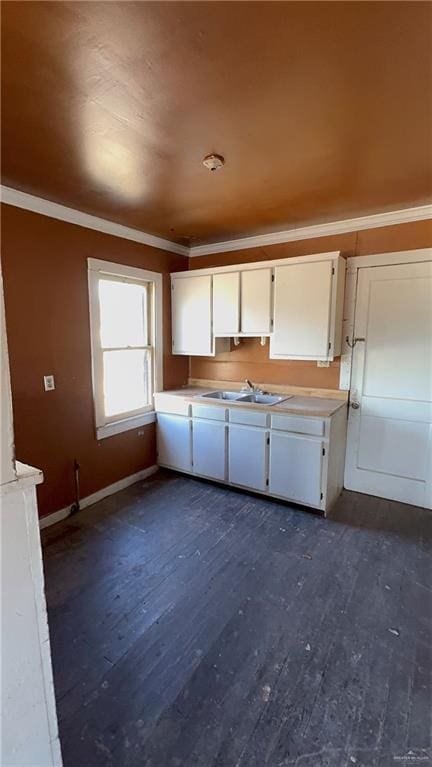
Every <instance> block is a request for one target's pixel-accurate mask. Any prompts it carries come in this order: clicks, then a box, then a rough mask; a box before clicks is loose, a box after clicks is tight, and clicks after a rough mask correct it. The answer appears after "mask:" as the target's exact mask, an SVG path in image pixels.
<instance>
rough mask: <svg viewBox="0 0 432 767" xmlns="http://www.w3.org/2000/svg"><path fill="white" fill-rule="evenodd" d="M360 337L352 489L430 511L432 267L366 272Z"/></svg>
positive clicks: (349, 466)
mask: <svg viewBox="0 0 432 767" xmlns="http://www.w3.org/2000/svg"><path fill="white" fill-rule="evenodd" d="M354 336H355V337H356V338H358V339H360V340H358V341H357V343H356V344H355V347H354V351H353V367H352V379H351V380H352V383H351V394H350V400H351V407H350V409H349V421H348V445H347V458H346V465H345V487H347V488H349V489H350V490H359V491H360V492H363V493H369V494H371V495H378V496H381V497H382V498H391V499H393V500H396V501H402V502H403V503H412V504H414V505H416V506H427V507H429V508H431V507H432V498H431V482H432V461H431V442H432V433H431V432H432V426H431V422H432V263H430V262H424V263H413V264H402V265H397V266H376V267H368V268H365V269H359V278H358V288H357V302H356V316H355V332H354ZM361 339H364V340H361Z"/></svg>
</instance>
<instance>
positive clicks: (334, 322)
mask: <svg viewBox="0 0 432 767" xmlns="http://www.w3.org/2000/svg"><path fill="white" fill-rule="evenodd" d="M344 275H345V265H344V263H342V259H338V260H334V261H333V260H329V259H327V260H322V261H310V262H307V261H306V262H302V263H291V264H290V263H288V264H284V265H281V266H276V267H275V280H274V327H273V335H272V336H271V338H270V358H276V359H303V360H304V359H311V360H327V359H333V358H334V357H335V356H336V355H337V354H340V342H341V326H342V308H343V281H344Z"/></svg>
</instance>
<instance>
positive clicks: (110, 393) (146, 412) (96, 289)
mask: <svg viewBox="0 0 432 767" xmlns="http://www.w3.org/2000/svg"><path fill="white" fill-rule="evenodd" d="M88 268H89V296H90V329H91V346H92V373H93V396H94V405H95V416H96V434H97V438H98V439H102V438H104V437H109V436H110V435H112V434H118V433H120V432H121V431H126V430H128V429H134V428H136V427H137V426H142V425H143V424H145V423H150V422H151V421H154V419H155V416H154V406H153V394H154V392H155V391H157V390H158V389H161V388H162V276H161V275H160V274H157V273H156V272H148V271H146V270H144V269H136V268H134V267H130V266H122V265H120V264H112V263H110V262H109V261H100V260H98V259H94V258H89V259H88Z"/></svg>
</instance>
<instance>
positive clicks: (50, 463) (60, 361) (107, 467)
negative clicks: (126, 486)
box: [1, 205, 188, 515]
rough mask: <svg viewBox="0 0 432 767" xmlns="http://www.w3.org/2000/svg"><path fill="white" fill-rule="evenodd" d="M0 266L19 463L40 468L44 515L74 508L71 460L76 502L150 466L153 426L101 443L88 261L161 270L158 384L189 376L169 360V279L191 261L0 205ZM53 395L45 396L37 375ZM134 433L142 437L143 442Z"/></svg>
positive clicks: (183, 362)
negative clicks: (77, 469)
mask: <svg viewBox="0 0 432 767" xmlns="http://www.w3.org/2000/svg"><path fill="white" fill-rule="evenodd" d="M1 212H2V243H1V244H2V254H1V257H2V267H3V277H4V289H5V304H6V324H7V334H8V343H9V356H10V367H11V380H12V398H13V409H14V428H15V445H16V455H17V458H18V459H19V460H21V461H23V462H25V463H29V464H32V465H33V466H37V467H38V468H41V469H42V470H43V473H44V476H45V481H44V483H43V484H42V485H40V487H39V488H38V496H39V511H40V514H41V515H44V514H48V513H50V512H53V511H56V510H58V509H61V508H63V507H65V506H67V505H68V504H70V503H72V502H73V498H74V488H73V473H72V462H73V459H74V458H77V459H78V460H79V462H80V464H81V484H82V487H81V492H82V496H87V495H89V494H90V493H93V492H95V491H96V490H99V489H100V488H102V487H105V486H106V485H109V484H111V483H112V482H116V481H117V480H119V479H121V478H123V477H125V476H128V475H130V474H133V473H135V472H137V471H139V470H140V469H143V468H146V467H147V466H150V465H152V464H154V463H155V430H154V425H153V424H152V425H149V426H145V427H142V428H140V429H134V430H132V431H129V432H125V433H123V434H119V435H116V436H113V437H109V438H108V439H104V440H101V441H100V442H98V441H97V440H96V437H95V427H94V415H93V400H92V383H91V361H90V331H89V307H88V290H87V258H88V257H92V258H102V259H106V260H108V261H117V262H119V263H122V264H128V265H130V266H138V267H143V268H147V269H152V270H154V271H157V272H162V273H164V274H165V275H166V278H165V279H164V349H165V353H164V385H165V388H170V387H173V386H177V385H179V384H182V383H184V382H185V381H186V379H187V374H188V363H187V359H186V358H184V357H172V356H171V354H170V351H169V350H170V349H171V332H170V327H171V318H170V309H169V305H170V299H169V277H168V274H169V272H171V271H180V270H181V269H184V268H187V263H188V262H187V259H185V258H184V257H183V256H177V255H174V254H171V253H167V252H165V251H162V250H159V249H157V248H151V247H148V246H145V245H140V244H138V243H135V242H131V241H129V240H122V239H119V238H118V237H111V236H110V235H105V234H101V233H99V232H94V231H91V230H89V229H84V228H82V227H79V226H74V225H72V224H67V223H64V222H62V221H56V220H54V219H51V218H47V217H46V216H40V215H38V214H35V213H30V212H28V211H24V210H20V209H18V208H14V207H11V206H8V205H2V208H1ZM51 373H52V374H54V376H55V382H56V389H55V391H53V392H45V391H44V388H43V375H44V374H51ZM139 432H142V434H141V436H140V434H139Z"/></svg>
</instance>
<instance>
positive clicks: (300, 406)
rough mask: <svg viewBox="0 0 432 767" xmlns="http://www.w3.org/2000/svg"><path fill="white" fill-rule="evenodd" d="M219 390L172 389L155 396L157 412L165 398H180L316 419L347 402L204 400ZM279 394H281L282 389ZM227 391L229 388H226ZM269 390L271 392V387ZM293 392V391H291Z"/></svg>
mask: <svg viewBox="0 0 432 767" xmlns="http://www.w3.org/2000/svg"><path fill="white" fill-rule="evenodd" d="M218 388H221V387H217V386H214V387H212V388H204V387H200V386H191V385H189V386H184V387H182V388H181V389H172V390H168V391H164V392H159V393H158V394H155V405H156V410H160V409H161V408H162V407H163V398H165V397H179V398H182V399H183V400H184V401H187V402H190V403H192V404H197V405H198V404H199V405H211V406H216V407H221V406H222V407H225V408H226V407H230V408H239V407H241V408H243V409H246V410H264V411H266V412H269V413H275V414H278V415H281V414H287V415H297V416H298V415H300V416H309V417H315V418H329V417H330V416H331V415H333V413H335V412H336V411H337V410H340V408H343V407H346V406H347V402H346V400H343V399H335V398H325V397H315V396H310V395H307V394H292V393H287V394H286V396H287V398H288V399H286V400H283V401H282V402H279V403H277V404H276V405H262V404H259V403H256V402H248V403H247V404H246V403H245V402H236V401H235V400H234V401H233V400H218V399H202V395H203V394H207V393H208V392H211V391H216V390H217V389H218ZM278 388H279V392H278V394H281V396H283V394H282V393H281V392H280V387H278ZM225 389H227V387H225ZM236 390H237V389H236V387H233V388H232V391H236ZM268 390H269V391H270V392H271V391H272V389H271V385H269V387H268ZM291 392H292V390H291Z"/></svg>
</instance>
